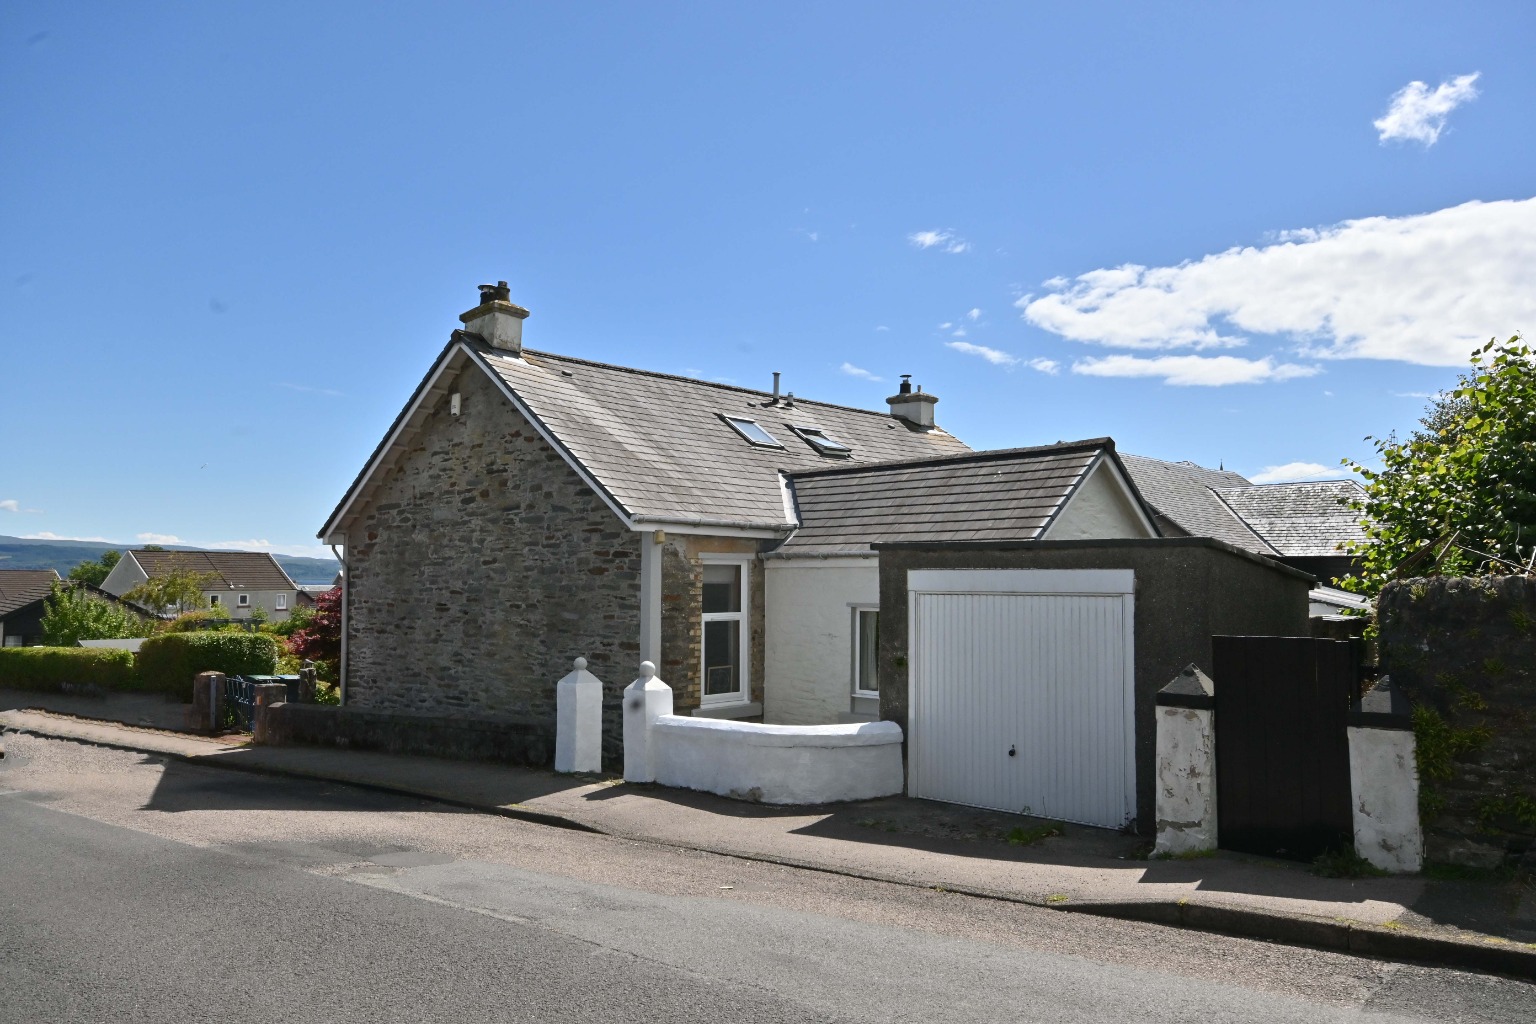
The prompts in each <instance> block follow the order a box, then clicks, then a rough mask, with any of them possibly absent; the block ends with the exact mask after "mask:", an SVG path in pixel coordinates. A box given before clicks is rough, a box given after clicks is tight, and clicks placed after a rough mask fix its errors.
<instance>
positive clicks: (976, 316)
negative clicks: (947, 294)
mask: <svg viewBox="0 0 1536 1024" xmlns="http://www.w3.org/2000/svg"><path fill="white" fill-rule="evenodd" d="M965 318H966V319H967V320H980V319H981V310H979V309H973V310H971V311H970V312H969V313H967V314H965Z"/></svg>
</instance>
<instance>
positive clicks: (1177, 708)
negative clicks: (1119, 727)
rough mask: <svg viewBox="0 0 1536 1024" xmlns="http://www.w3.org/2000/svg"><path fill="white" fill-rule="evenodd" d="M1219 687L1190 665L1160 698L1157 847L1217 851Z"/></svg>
mask: <svg viewBox="0 0 1536 1024" xmlns="http://www.w3.org/2000/svg"><path fill="white" fill-rule="evenodd" d="M1216 840H1217V825H1216V687H1215V684H1214V683H1212V681H1211V678H1210V676H1208V675H1206V674H1205V673H1204V672H1201V671H1200V670H1199V669H1198V668H1196V667H1195V666H1194V665H1190V666H1188V667H1187V668H1185V669H1184V671H1183V672H1180V673H1179V674H1178V675H1177V676H1175V677H1174V679H1173V681H1172V682H1170V683H1169V684H1168V685H1167V686H1165V687H1163V688H1162V689H1161V690H1159V691H1158V693H1157V844H1156V845H1155V846H1154V847H1153V852H1154V853H1159V854H1163V855H1165V856H1166V855H1171V854H1177V853H1193V852H1196V851H1200V850H1214V849H1216Z"/></svg>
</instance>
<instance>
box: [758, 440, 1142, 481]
mask: <svg viewBox="0 0 1536 1024" xmlns="http://www.w3.org/2000/svg"><path fill="white" fill-rule="evenodd" d="M1114 450H1115V440H1114V438H1112V437H1091V438H1084V439H1083V440H1081V441H1057V442H1056V443H1055V444H1042V445H1032V446H1028V447H1023V448H990V449H986V450H984V451H979V452H963V453H961V454H958V455H935V456H930V457H929V458H926V459H895V460H892V461H888V462H860V463H855V464H852V465H847V466H833V467H831V468H828V469H807V470H803V471H802V472H799V473H786V474H785V476H788V477H789V478H790V479H792V480H799V479H801V478H803V477H812V476H838V475H842V474H850V475H851V474H854V473H863V472H869V471H873V470H884V469H898V468H900V469H905V468H914V469H915V468H919V467H922V466H935V465H945V466H947V465H953V464H955V463H957V462H1001V461H1003V460H1004V459H1008V458H1014V457H1017V456H1020V455H1041V454H1046V453H1050V454H1062V455H1066V454H1070V453H1072V452H1079V451H1111V452H1112V451H1114Z"/></svg>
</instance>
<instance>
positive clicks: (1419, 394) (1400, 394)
mask: <svg viewBox="0 0 1536 1024" xmlns="http://www.w3.org/2000/svg"><path fill="white" fill-rule="evenodd" d="M1392 394H1393V396H1394V397H1396V398H1438V397H1440V396H1438V395H1435V394H1432V393H1430V392H1428V391H1394V392H1392Z"/></svg>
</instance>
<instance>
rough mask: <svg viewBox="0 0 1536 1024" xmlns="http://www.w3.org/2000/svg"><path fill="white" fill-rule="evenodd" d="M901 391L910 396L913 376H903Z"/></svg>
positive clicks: (905, 374)
mask: <svg viewBox="0 0 1536 1024" xmlns="http://www.w3.org/2000/svg"><path fill="white" fill-rule="evenodd" d="M899 390H900V392H901V393H902V394H904V395H910V394H911V393H912V375H911V374H910V373H904V374H902V375H901V387H900V389H899Z"/></svg>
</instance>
